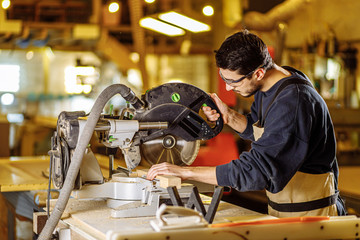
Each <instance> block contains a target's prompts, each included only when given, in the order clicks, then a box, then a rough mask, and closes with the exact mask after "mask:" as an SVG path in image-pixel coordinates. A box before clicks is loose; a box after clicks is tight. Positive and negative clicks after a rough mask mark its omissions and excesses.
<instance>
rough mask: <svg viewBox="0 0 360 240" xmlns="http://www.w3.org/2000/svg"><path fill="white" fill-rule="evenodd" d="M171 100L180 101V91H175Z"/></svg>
mask: <svg viewBox="0 0 360 240" xmlns="http://www.w3.org/2000/svg"><path fill="white" fill-rule="evenodd" d="M171 100H172V101H173V102H178V101H180V94H178V93H173V94H172V95H171Z"/></svg>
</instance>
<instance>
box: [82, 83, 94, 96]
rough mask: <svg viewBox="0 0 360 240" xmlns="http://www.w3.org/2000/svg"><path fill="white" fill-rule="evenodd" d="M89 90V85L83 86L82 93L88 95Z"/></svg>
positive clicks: (90, 87) (90, 88)
mask: <svg viewBox="0 0 360 240" xmlns="http://www.w3.org/2000/svg"><path fill="white" fill-rule="evenodd" d="M91 90H92V86H91V85H89V84H85V85H83V92H84V93H85V94H89V93H90V92H91Z"/></svg>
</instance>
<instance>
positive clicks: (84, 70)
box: [74, 66, 95, 76]
mask: <svg viewBox="0 0 360 240" xmlns="http://www.w3.org/2000/svg"><path fill="white" fill-rule="evenodd" d="M74 72H75V74H76V75H82V76H92V75H94V74H95V68H94V67H91V66H86V67H75V69H74Z"/></svg>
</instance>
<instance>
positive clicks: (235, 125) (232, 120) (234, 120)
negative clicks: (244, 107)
mask: <svg viewBox="0 0 360 240" xmlns="http://www.w3.org/2000/svg"><path fill="white" fill-rule="evenodd" d="M227 125H229V126H230V127H231V128H232V129H234V130H236V131H238V132H239V133H242V132H244V131H245V129H246V126H247V118H246V117H245V116H244V115H242V114H241V113H238V112H236V111H235V110H233V109H229V115H228V123H227Z"/></svg>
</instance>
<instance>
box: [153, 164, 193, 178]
mask: <svg viewBox="0 0 360 240" xmlns="http://www.w3.org/2000/svg"><path fill="white" fill-rule="evenodd" d="M186 173H187V171H186V169H185V168H183V167H180V166H177V165H173V164H170V163H167V162H164V163H160V164H155V165H153V166H151V168H150V169H149V171H148V174H147V177H146V178H147V179H149V180H153V179H154V178H155V177H156V176H157V175H170V176H176V177H180V178H181V179H182V180H186V179H187V176H186Z"/></svg>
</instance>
